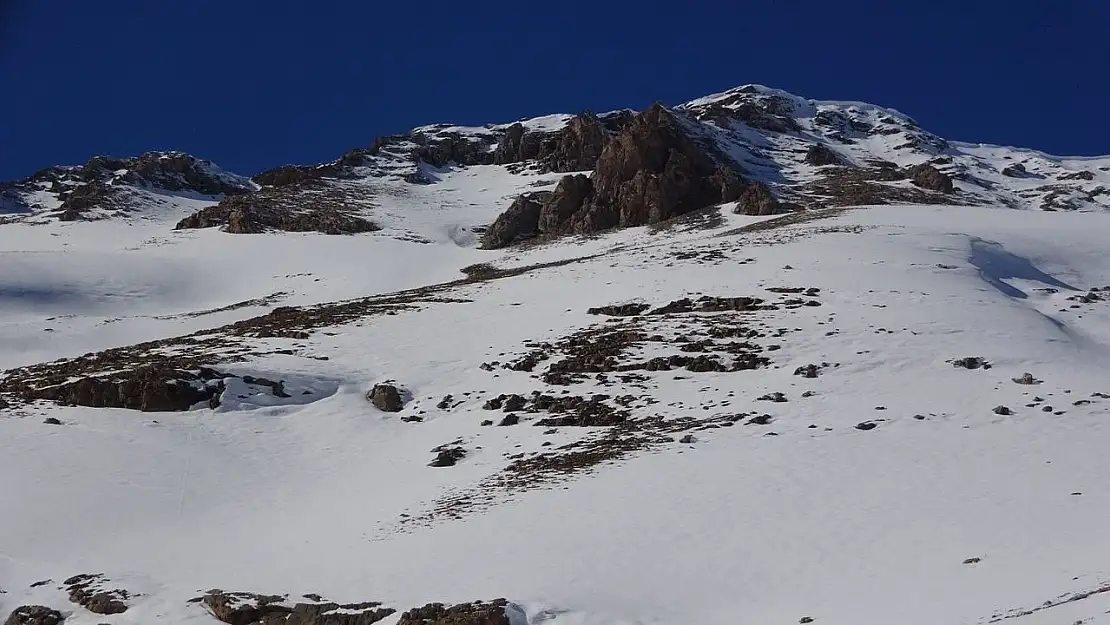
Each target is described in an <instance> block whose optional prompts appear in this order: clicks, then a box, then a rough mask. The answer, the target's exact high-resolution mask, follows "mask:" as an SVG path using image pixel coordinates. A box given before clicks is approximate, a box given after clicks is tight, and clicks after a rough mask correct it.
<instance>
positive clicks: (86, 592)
mask: <svg viewBox="0 0 1110 625" xmlns="http://www.w3.org/2000/svg"><path fill="white" fill-rule="evenodd" d="M106 582H107V580H106V579H105V578H104V576H103V575H100V574H91V575H89V574H87V575H75V576H74V577H71V578H69V579H67V580H66V581H65V582H63V584H64V585H65V587H66V590H67V591H69V600H70V601H72V602H73V603H76V604H77V605H80V606H83V607H84V608H85V609H86V610H88V611H89V612H94V613H96V614H122V613H124V612H126V611H127V608H128V606H127V603H126V601H127V599H129V598H130V597H131V595H130V593H128V592H127V591H126V590H122V589H119V588H105V583H106Z"/></svg>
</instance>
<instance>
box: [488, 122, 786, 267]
mask: <svg viewBox="0 0 1110 625" xmlns="http://www.w3.org/2000/svg"><path fill="white" fill-rule="evenodd" d="M583 119H585V118H583ZM582 123H583V124H586V123H587V122H582ZM584 127H585V126H584ZM596 132H598V129H597V128H594V129H593V130H591V131H590V133H592V134H591V135H590V136H591V137H596V136H597V135H596ZM719 158H724V157H719ZM746 187H747V185H746V184H745V183H744V181H743V180H742V179H741V178H740V177H739V176H738V175H737V174H736V173H735V171H733V170H732V165H731V164H725V163H722V162H719V161H718V158H717V157H715V156H711V155H710V153H709V152H708V151H707V149H706V148H703V147H701V146H699V145H698V144H697V143H695V142H694V140H693V139H691V138H690V137H689V136H688V135H687V134H686V132H685V131H684V130H683V127H682V124H681V123H680V122H679V121H678V119H677V118H676V117H675V116H674V114H673V113H671V112H670V111H668V110H667V109H666V108H665V107H663V105H661V104H656V105H654V106H652V107H651V108H649V109H648V110H647V111H645V112H644V113H642V114H640V115H638V116H636V117H635V118H634V119H633V120H632V121H631V122H630V123H628V125H626V126H625V127H624V129H623V130H621V132H620V133H618V134H617V136H616V137H614V138H613V139H612V140H611V141H609V142H608V143H607V144H606V145H605V147H604V149H603V150H602V151H601V155H600V156H599V158H598V160H597V169H596V171H595V172H594V174H593V176H592V177H590V178H586V177H585V176H582V175H578V176H568V177H566V178H564V179H563V180H562V181H561V182H560V183H559V187H557V188H556V190H555V192H554V193H553V194H552V196H551V197H549V198H547V199H546V200H545V201H544V202H543V206H542V208H541V211H540V217H539V220H538V223H537V228H536V229H537V231H538V233H540V234H545V235H558V234H588V233H593V232H599V231H602V230H607V229H610V228H615V227H628V226H640V225H647V224H653V223H659V222H661V221H665V220H667V219H670V218H672V217H676V216H678V215H682V214H685V213H688V212H691V211H694V210H697V209H701V208H704V207H706V206H712V205H714V204H720V203H722V202H728V201H732V200H735V199H737V198H739V197H741V196H742V194H743V191H744V190H745V188H746ZM533 209H534V207H532V206H528V207H527V210H525V207H524V206H516V208H515V209H513V212H512V214H510V215H509V216H507V217H506V219H505V220H504V221H503V223H502V224H500V226H505V225H506V224H507V223H518V222H524V221H525V220H524V219H522V218H521V217H528V218H529V219H528V220H527V222H528V225H530V217H531V211H532V210H533ZM765 209H766V207H765ZM505 229H507V230H509V231H512V232H514V233H516V232H520V231H521V230H523V228H515V229H508V228H505ZM501 230H502V228H499V236H497V237H492V236H491V237H490V238H489V240H488V241H487V247H498V246H500V245H498V244H499V243H501V242H502V241H505V240H512V239H510V238H508V237H505V236H501V235H500V232H501Z"/></svg>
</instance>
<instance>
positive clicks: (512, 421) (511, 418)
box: [497, 414, 520, 426]
mask: <svg viewBox="0 0 1110 625" xmlns="http://www.w3.org/2000/svg"><path fill="white" fill-rule="evenodd" d="M518 423H520V416H519V415H516V414H507V415H505V418H504V419H501V422H500V423H498V424H497V425H499V426H506V425H516V424H518Z"/></svg>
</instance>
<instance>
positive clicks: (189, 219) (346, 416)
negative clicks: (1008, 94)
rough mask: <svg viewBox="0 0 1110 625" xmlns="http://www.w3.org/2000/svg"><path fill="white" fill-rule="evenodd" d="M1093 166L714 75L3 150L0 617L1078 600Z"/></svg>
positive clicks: (1109, 176)
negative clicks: (528, 114) (659, 88)
mask: <svg viewBox="0 0 1110 625" xmlns="http://www.w3.org/2000/svg"><path fill="white" fill-rule="evenodd" d="M1108 185H1110V157H1107V158H1064V157H1054V156H1048V155H1045V154H1041V153H1038V152H1034V151H1031V150H1024V149H1019V148H1006V147H997V146H985V145H973V144H967V143H956V142H953V141H949V140H945V139H942V138H940V137H938V136H936V135H934V134H931V133H929V132H928V131H926V130H924V129H922V128H920V127H919V126H918V124H917V123H915V122H914V121H913V120H912V119H911V118H909V117H907V116H906V115H904V114H902V113H899V112H897V111H893V110H890V109H884V108H881V107H877V106H873V105H868V104H863V103H850V102H825V101H815V100H807V99H803V98H800V97H797V96H794V95H791V94H788V93H785V92H782V91H778V90H774V89H769V88H766V87H761V86H751V85H749V86H745V87H739V88H736V89H732V90H729V91H727V92H724V93H721V94H715V95H712V96H707V97H705V98H699V99H697V100H694V101H692V102H688V103H686V104H682V105H680V106H676V107H673V108H667V107H664V106H662V105H656V106H653V107H650V108H649V109H648V110H646V111H643V112H640V113H636V112H633V111H615V112H611V113H604V114H600V115H594V114H589V113H582V114H578V115H570V114H566V115H549V116H545V117H539V118H535V119H529V120H522V121H520V122H517V123H508V124H505V123H499V124H491V125H488V126H484V127H477V128H474V127H461V126H452V125H446V124H441V125H434V126H426V127H421V128H416V129H414V130H412V131H410V132H408V133H404V134H400V135H395V136H388V137H382V138H379V139H377V140H375V141H374V142H373V143H372V144H370V145H369V146H367V147H365V148H359V149H356V150H352V151H350V152H348V153H347V154H344V155H343V156H341V157H340V158H338V159H336V160H335V161H333V162H330V163H324V164H320V165H316V166H295V165H286V166H281V167H277V168H275V169H272V170H269V171H266V172H263V173H261V174H259V175H256V176H254V177H253V178H246V177H243V176H238V175H235V174H231V173H227V172H225V171H224V170H222V169H220V168H219V167H217V166H216V165H214V164H212V163H210V162H208V161H203V160H200V159H196V158H194V157H191V156H188V155H185V154H181V153H151V154H146V155H142V156H139V157H135V158H127V159H122V158H121V159H115V158H108V157H97V158H94V159H92V160H90V161H89V162H88V163H86V164H85V165H82V166H77V167H56V168H51V169H48V170H44V171H42V172H39V173H37V174H35V175H34V176H32V177H31V178H29V179H26V180H22V181H17V182H13V183H8V184H5V185H3V187H0V198H2V200H0V201H2V202H3V204H2V205H0V206H2V207H3V208H2V210H3V212H4V216H3V218H2V219H3V223H0V314H2V315H3V316H2V321H0V368H2V369H5V370H6V371H5V372H4V373H3V374H2V375H0V441H2V442H0V496H2V498H3V499H2V500H3V501H4V502H5V503H6V504H7V505H6V506H5V508H4V514H0V617H3V616H7V615H9V614H10V615H11V616H10V617H8V620H7V621H6V624H5V625H24V624H26V625H31V624H34V625H38V624H49V625H57V624H58V623H61V622H63V621H64V622H65V623H67V624H70V625H84V624H89V625H92V624H99V623H111V624H112V625H117V624H118V625H124V624H130V623H151V622H165V623H219V622H221V621H222V622H225V623H229V624H231V625H251V624H254V623H262V624H267V625H268V624H273V623H288V624H300V625H310V624H317V625H324V624H329V625H344V624H352V625H368V624H370V623H381V624H382V625H395V624H402V625H415V624H421V625H438V624H447V623H451V624H454V625H469V624H476V625H477V624H483V625H485V624H489V625H540V624H548V623H550V624H551V625H595V624H596V625H601V624H620V623H628V624H632V623H636V624H649V623H653V624H661V625H663V624H666V625H669V624H672V623H675V624H676V623H687V622H703V623H735V622H741V623H793V622H801V623H810V622H813V623H818V624H819V625H820V624H837V623H853V624H858V623H864V624H866V623H889V622H897V623H908V624H913V623H922V624H928V625H935V624H953V625H955V624H965V623H995V622H1007V623H1013V624H1014V625H1041V624H1048V623H1076V622H1082V623H1110V568H1108V564H1107V563H1108V562H1110V539H1108V538H1107V537H1106V532H1105V531H1104V530H1103V526H1104V525H1105V520H1106V519H1107V518H1108V516H1110V488H1107V486H1106V485H1105V482H1106V480H1105V475H1106V474H1107V472H1108V470H1110V460H1108V459H1107V455H1106V454H1105V453H1104V449H1105V447H1106V446H1107V444H1110V421H1108V420H1107V417H1108V413H1107V407H1108V406H1110V403H1108V402H1110V383H1108V382H1107V380H1106V376H1105V372H1106V371H1107V366H1108V365H1110V260H1107V258H1106V254H1105V253H1104V239H1105V236H1104V234H1103V233H1104V232H1106V231H1107V225H1108V223H1107V220H1108V219H1110V215H1108V214H1107V212H1106V211H1105V210H1104V208H1105V207H1106V206H1107V205H1108V204H1110V195H1108V192H1107V190H1106V189H1107V186H1108ZM337 235H346V236H337ZM475 601H477V603H475Z"/></svg>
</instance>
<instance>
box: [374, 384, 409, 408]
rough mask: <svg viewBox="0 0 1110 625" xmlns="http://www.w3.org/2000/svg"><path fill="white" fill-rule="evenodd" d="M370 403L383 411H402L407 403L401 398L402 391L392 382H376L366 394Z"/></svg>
mask: <svg viewBox="0 0 1110 625" xmlns="http://www.w3.org/2000/svg"><path fill="white" fill-rule="evenodd" d="M366 398H367V399H369V400H370V403H372V404H374V406H375V407H377V409H378V410H381V411H382V412H401V410H402V409H403V408H404V407H405V403H404V402H403V401H402V400H401V392H400V391H399V390H397V387H396V386H394V385H392V384H376V385H374V388H372V389H370V392H369V393H367V394H366Z"/></svg>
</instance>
